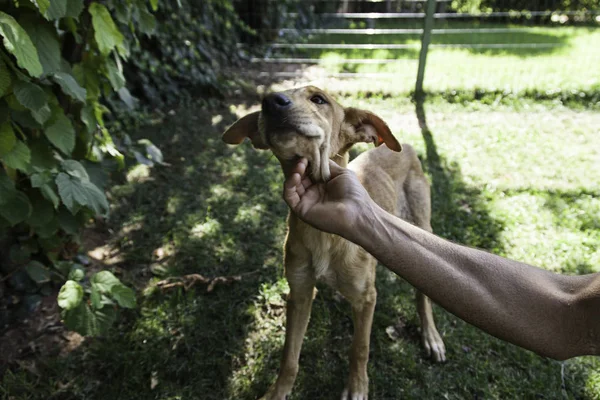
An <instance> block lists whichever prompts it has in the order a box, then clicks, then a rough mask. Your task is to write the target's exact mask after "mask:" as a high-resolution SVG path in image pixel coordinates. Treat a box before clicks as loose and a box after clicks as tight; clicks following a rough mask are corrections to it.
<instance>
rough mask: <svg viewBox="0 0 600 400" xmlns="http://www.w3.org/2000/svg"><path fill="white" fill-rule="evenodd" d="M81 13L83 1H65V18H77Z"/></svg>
mask: <svg viewBox="0 0 600 400" xmlns="http://www.w3.org/2000/svg"><path fill="white" fill-rule="evenodd" d="M82 11H83V0H67V14H66V16H67V17H71V18H79V14H81V12H82Z"/></svg>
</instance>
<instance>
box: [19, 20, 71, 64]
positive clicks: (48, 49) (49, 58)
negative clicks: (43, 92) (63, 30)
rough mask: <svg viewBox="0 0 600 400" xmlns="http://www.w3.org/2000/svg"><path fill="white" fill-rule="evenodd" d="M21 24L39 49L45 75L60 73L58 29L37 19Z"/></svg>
mask: <svg viewBox="0 0 600 400" xmlns="http://www.w3.org/2000/svg"><path fill="white" fill-rule="evenodd" d="M21 24H22V26H23V29H25V31H26V32H27V34H28V35H29V37H30V38H31V41H32V42H33V45H34V46H35V48H36V49H37V53H38V56H39V59H40V63H41V64H42V68H43V69H44V74H51V73H53V72H56V71H60V69H61V56H60V43H59V41H58V35H57V33H56V29H54V27H53V26H52V25H50V24H49V23H47V22H44V21H39V20H37V19H36V20H33V19H26V20H24V21H22V22H21Z"/></svg>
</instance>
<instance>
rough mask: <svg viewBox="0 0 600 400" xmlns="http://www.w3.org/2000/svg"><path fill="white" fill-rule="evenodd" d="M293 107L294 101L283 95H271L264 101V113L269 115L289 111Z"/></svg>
mask: <svg viewBox="0 0 600 400" xmlns="http://www.w3.org/2000/svg"><path fill="white" fill-rule="evenodd" d="M291 105H292V100H290V98H289V97H287V96H286V95H285V94H283V93H271V94H269V95H267V96H265V98H264V99H263V102H262V108H263V111H266V112H269V113H278V112H281V111H284V110H286V109H288V108H289V107H290V106H291Z"/></svg>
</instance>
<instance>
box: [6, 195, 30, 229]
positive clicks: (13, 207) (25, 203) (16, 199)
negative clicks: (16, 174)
mask: <svg viewBox="0 0 600 400" xmlns="http://www.w3.org/2000/svg"><path fill="white" fill-rule="evenodd" d="M3 197H4V196H3ZM0 215H1V216H2V217H4V219H6V220H7V221H8V222H10V224H11V226H15V225H16V224H18V223H19V222H23V221H25V220H26V219H27V218H29V215H31V203H30V202H29V198H28V197H27V195H25V193H23V192H19V191H17V192H16V193H14V194H13V195H11V194H10V193H9V194H8V196H6V198H5V200H4V201H3V203H2V207H0Z"/></svg>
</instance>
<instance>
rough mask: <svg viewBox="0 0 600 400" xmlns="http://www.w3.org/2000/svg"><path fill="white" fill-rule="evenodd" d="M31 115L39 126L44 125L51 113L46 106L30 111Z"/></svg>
mask: <svg viewBox="0 0 600 400" xmlns="http://www.w3.org/2000/svg"><path fill="white" fill-rule="evenodd" d="M31 115H33V118H34V119H35V120H36V122H37V123H39V124H40V125H44V124H45V123H46V121H48V119H49V118H50V117H51V116H52V111H51V110H50V106H48V105H47V104H46V105H44V107H42V108H40V109H39V110H37V111H32V112H31Z"/></svg>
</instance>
